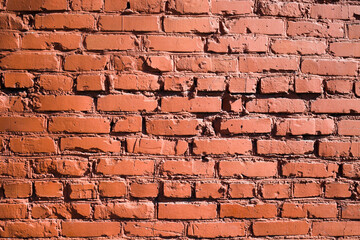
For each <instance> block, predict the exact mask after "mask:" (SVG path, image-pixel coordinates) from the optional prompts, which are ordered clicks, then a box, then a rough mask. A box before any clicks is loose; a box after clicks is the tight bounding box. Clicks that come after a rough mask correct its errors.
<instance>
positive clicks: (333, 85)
mask: <svg viewBox="0 0 360 240" xmlns="http://www.w3.org/2000/svg"><path fill="white" fill-rule="evenodd" d="M353 86H354V82H353V81H351V80H328V81H326V91H327V92H329V93H332V94H336V93H340V94H349V93H351V92H352V91H353Z"/></svg>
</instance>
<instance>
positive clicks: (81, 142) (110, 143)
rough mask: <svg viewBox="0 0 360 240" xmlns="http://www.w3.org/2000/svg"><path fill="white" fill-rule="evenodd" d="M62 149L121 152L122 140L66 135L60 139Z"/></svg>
mask: <svg viewBox="0 0 360 240" xmlns="http://www.w3.org/2000/svg"><path fill="white" fill-rule="evenodd" d="M60 148H61V150H62V151H65V150H68V151H81V152H120V151H121V142H119V141H116V140H114V139H112V138H109V137H65V138H61V140H60Z"/></svg>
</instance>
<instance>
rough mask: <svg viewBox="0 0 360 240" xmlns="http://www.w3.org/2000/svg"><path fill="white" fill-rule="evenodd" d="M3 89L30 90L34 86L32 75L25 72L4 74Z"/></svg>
mask: <svg viewBox="0 0 360 240" xmlns="http://www.w3.org/2000/svg"><path fill="white" fill-rule="evenodd" d="M3 76H4V77H3V78H4V86H5V88H31V87H33V86H34V81H33V78H34V75H32V74H30V73H27V72H5V73H4V75H3Z"/></svg>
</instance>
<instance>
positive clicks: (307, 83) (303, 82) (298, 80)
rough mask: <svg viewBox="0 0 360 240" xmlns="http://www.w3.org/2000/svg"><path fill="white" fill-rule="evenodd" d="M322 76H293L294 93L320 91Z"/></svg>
mask: <svg viewBox="0 0 360 240" xmlns="http://www.w3.org/2000/svg"><path fill="white" fill-rule="evenodd" d="M322 82H323V80H322V78H319V77H295V92H296V93H322V91H323V90H322Z"/></svg>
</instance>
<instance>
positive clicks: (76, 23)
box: [35, 13, 95, 30]
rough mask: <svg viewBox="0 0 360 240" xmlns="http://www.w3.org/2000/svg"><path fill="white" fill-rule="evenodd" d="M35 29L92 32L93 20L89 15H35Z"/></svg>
mask: <svg viewBox="0 0 360 240" xmlns="http://www.w3.org/2000/svg"><path fill="white" fill-rule="evenodd" d="M35 28H36V29H87V30H93V29H94V28H95V18H94V16H92V15H90V14H74V13H72V14H63V13H52V14H45V15H39V14H37V15H35Z"/></svg>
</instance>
